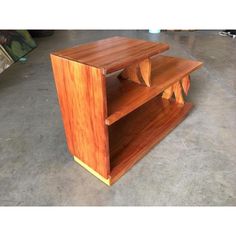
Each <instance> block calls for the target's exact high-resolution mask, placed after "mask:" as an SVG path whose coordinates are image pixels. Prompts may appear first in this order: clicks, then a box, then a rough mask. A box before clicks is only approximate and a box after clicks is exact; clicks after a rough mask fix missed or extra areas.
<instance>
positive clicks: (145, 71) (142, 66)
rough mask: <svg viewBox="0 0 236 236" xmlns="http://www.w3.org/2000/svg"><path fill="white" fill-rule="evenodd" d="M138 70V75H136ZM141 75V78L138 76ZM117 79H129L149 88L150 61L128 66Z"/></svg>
mask: <svg viewBox="0 0 236 236" xmlns="http://www.w3.org/2000/svg"><path fill="white" fill-rule="evenodd" d="M138 70H140V73H138V72H139V71H138ZM139 74H141V76H139ZM118 78H119V79H129V80H132V81H133V82H135V83H138V84H143V83H144V84H145V85H146V86H148V87H150V86H151V61H150V59H149V58H147V59H145V60H143V61H141V62H140V63H136V64H133V65H130V66H129V67H127V68H125V69H124V70H123V71H122V72H121V73H120V74H119V76H118Z"/></svg>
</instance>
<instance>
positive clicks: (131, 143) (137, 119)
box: [109, 96, 192, 183]
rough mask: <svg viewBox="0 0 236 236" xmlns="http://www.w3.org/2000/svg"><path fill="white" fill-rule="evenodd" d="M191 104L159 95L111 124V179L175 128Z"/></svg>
mask: <svg viewBox="0 0 236 236" xmlns="http://www.w3.org/2000/svg"><path fill="white" fill-rule="evenodd" d="M191 108H192V105H191V104H190V103H185V104H184V105H180V104H177V103H175V101H174V100H169V101H168V100H165V99H162V98H161V97H160V96H158V97H155V98H153V99H152V100H151V101H149V102H147V103H146V104H144V105H143V106H141V107H140V108H138V109H137V110H135V111H134V112H132V113H130V114H129V115H127V116H126V117H124V118H123V119H121V120H119V121H118V122H117V123H115V124H113V125H112V126H109V140H110V158H111V183H114V182H115V181H116V180H117V179H118V178H120V177H121V176H122V175H123V174H124V173H125V172H127V171H128V170H129V169H130V168H131V167H132V166H133V165H134V164H135V163H136V162H137V161H138V160H140V159H141V158H142V157H143V156H144V155H145V154H146V153H147V152H148V151H149V150H150V149H151V148H152V147H153V146H154V145H155V144H157V143H158V142H160V141H161V140H162V139H163V138H164V137H165V136H166V135H167V134H168V133H169V132H170V131H171V130H172V129H174V128H175V127H176V126H177V125H178V124H179V123H180V122H181V121H182V120H183V119H184V118H185V116H186V115H187V114H188V112H189V111H190V110H191Z"/></svg>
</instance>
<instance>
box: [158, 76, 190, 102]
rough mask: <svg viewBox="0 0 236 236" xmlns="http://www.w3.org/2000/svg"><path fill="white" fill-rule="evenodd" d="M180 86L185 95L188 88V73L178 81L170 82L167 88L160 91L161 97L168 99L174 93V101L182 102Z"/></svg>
mask: <svg viewBox="0 0 236 236" xmlns="http://www.w3.org/2000/svg"><path fill="white" fill-rule="evenodd" d="M181 85H182V86H181ZM182 88H183V90H184V93H185V95H187V94H188V91H189V88H190V76H189V75H186V76H185V77H183V78H182V79H181V80H180V81H177V82H176V83H174V84H172V85H171V86H170V87H169V88H167V89H165V90H164V91H163V93H162V98H164V99H170V98H171V97H172V96H173V94H174V95H175V100H176V102H177V103H179V104H184V98H183V95H182Z"/></svg>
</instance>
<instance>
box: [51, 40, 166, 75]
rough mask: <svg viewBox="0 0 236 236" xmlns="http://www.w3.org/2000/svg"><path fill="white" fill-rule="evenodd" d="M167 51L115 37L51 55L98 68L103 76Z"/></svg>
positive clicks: (160, 47)
mask: <svg viewBox="0 0 236 236" xmlns="http://www.w3.org/2000/svg"><path fill="white" fill-rule="evenodd" d="M168 49H169V46H168V44H165V43H156V42H151V41H144V40H140V39H131V38H126V37H118V36H116V37H111V38H108V39H102V40H98V41H96V42H92V43H88V44H84V45H78V46H75V47H72V48H68V49H64V50H59V51H57V52H54V53H53V54H54V55H57V56H60V57H63V58H67V59H69V60H73V61H77V62H80V63H83V64H86V65H90V66H92V67H96V68H99V69H101V70H102V73H103V74H108V73H112V72H115V71H117V70H120V69H123V68H125V67H127V66H129V65H131V64H135V63H138V62H140V61H142V60H144V59H146V58H149V57H151V56H153V55H156V54H158V53H161V52H164V51H166V50H168Z"/></svg>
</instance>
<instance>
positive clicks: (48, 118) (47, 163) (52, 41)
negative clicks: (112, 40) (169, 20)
mask: <svg viewBox="0 0 236 236" xmlns="http://www.w3.org/2000/svg"><path fill="white" fill-rule="evenodd" d="M113 35H123V36H128V37H135V38H142V39H147V40H153V41H163V42H167V43H169V45H170V47H171V50H169V51H168V53H167V54H168V55H176V56H180V57H186V58H190V59H197V60H201V61H203V62H204V67H203V68H202V69H201V70H199V71H198V72H194V73H193V75H192V84H191V88H190V93H189V96H188V100H191V101H192V102H193V103H194V104H195V107H194V109H193V111H192V112H191V113H190V115H189V116H188V117H187V118H186V120H185V121H184V122H183V123H181V124H180V125H179V126H178V127H177V128H176V129H175V130H174V131H173V132H172V133H171V134H170V135H168V136H167V137H166V138H165V139H164V140H163V141H162V142H161V143H160V144H159V145H157V146H156V147H155V148H154V149H152V150H151V151H150V152H149V154H148V155H146V157H145V158H144V159H142V160H141V161H140V162H139V163H138V164H136V166H135V167H133V168H132V169H131V170H130V171H129V172H128V173H127V174H126V175H125V176H124V177H122V178H121V179H120V180H119V181H118V182H117V183H116V184H115V185H113V186H112V187H107V186H105V185H104V184H103V183H101V182H100V181H99V180H97V179H96V178H95V177H93V176H92V175H91V174H89V173H88V172H87V171H85V170H84V169H83V168H82V167H80V166H79V165H78V164H76V163H75V162H74V161H73V159H72V157H71V156H70V154H69V153H68V151H67V147H66V142H65V135H64V130H63V125H62V120H61V114H60V110H59V106H58V101H57V95H56V91H55V86H54V81H53V77H52V71H51V65H50V60H49V53H50V52H52V51H54V50H57V49H61V48H65V47H70V46H72V45H76V44H80V43H86V42H88V41H94V40H97V39H101V38H105V37H109V36H113ZM37 43H38V47H37V49H35V50H33V51H32V52H31V53H30V54H29V55H28V56H27V58H28V60H27V62H26V63H20V62H17V63H15V64H14V65H13V66H11V67H10V68H9V69H8V70H6V71H5V72H3V73H2V74H0V205H3V206H6V205H89V206H91V205H164V206H166V205H181V206H182V205H204V206H205V205H236V132H235V130H236V40H233V39H231V38H229V37H221V36H219V35H218V34H217V32H216V31H205V32H162V33H161V34H159V35H153V34H149V33H148V32H147V31H57V32H55V34H54V35H53V36H52V37H48V38H41V39H37Z"/></svg>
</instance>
